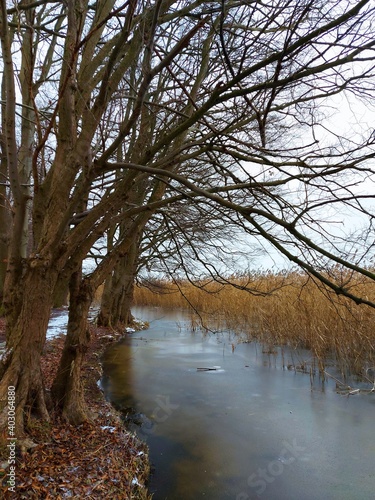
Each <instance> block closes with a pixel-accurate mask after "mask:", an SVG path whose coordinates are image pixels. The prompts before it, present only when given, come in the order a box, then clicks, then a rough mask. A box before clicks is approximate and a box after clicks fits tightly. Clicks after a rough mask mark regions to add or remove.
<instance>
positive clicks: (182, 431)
mask: <svg viewBox="0 0 375 500" xmlns="http://www.w3.org/2000/svg"><path fill="white" fill-rule="evenodd" d="M136 314H137V316H138V317H141V318H142V319H144V320H149V321H150V320H151V324H150V329H149V330H147V331H145V332H141V333H136V334H133V337H130V336H129V338H127V339H125V340H124V341H122V342H121V343H119V344H116V345H114V346H112V347H111V348H110V349H108V351H107V352H106V354H105V357H104V373H105V376H104V378H103V381H102V384H103V387H104V389H105V391H106V394H107V396H108V397H109V398H110V399H111V400H112V401H113V402H114V403H115V404H116V406H117V407H120V408H123V409H125V408H129V407H131V408H132V412H131V414H130V415H129V419H130V421H131V422H132V425H133V428H134V429H137V431H138V433H139V434H140V436H141V437H142V438H144V439H145V440H146V441H147V442H148V444H149V447H150V455H151V460H152V463H153V464H154V467H155V472H154V474H153V476H152V480H151V490H152V491H153V492H154V500H164V499H172V500H195V499H199V498H205V499H209V500H224V499H233V500H247V499H253V498H254V499H255V498H264V499H267V500H274V499H275V500H276V499H277V500H279V499H288V500H291V499H298V500H301V499H303V500H309V499H311V500H316V499H323V498H324V499H340V500H341V499H353V498H358V499H363V500H366V499H373V498H374V493H373V492H374V491H375V476H374V471H373V461H374V451H375V440H374V435H373V428H372V427H373V425H372V422H373V412H374V397H373V396H372V395H362V394H358V395H356V396H350V397H349V398H348V397H344V396H339V395H337V394H336V392H335V383H334V381H333V380H328V382H327V383H326V385H325V388H326V390H325V391H322V390H321V387H322V385H321V382H320V381H319V379H318V377H315V379H313V380H312V382H313V386H311V380H310V376H309V374H303V373H298V372H296V371H291V370H287V369H285V368H284V369H283V366H284V367H285V366H287V365H288V364H291V363H293V364H294V366H295V365H296V353H295V352H292V353H288V352H284V353H283V355H284V358H283V357H282V356H280V355H279V356H277V357H276V356H274V355H272V354H271V355H270V354H267V353H264V352H262V348H261V347H260V346H259V345H256V344H254V343H253V344H240V345H238V346H237V347H236V348H235V349H234V351H233V349H232V341H233V339H231V338H230V337H228V336H227V335H225V334H220V335H206V336H204V335H201V334H200V333H198V332H196V333H195V334H191V332H190V331H189V330H187V329H186V328H184V327H183V324H184V321H185V320H186V318H184V317H181V316H177V315H176V314H171V313H170V314H167V313H165V312H162V311H159V310H151V309H147V310H139V311H137V312H136ZM302 355H303V356H305V357H306V359H307V357H308V353H302ZM297 358H298V359H299V357H298V356H297ZM214 366H220V369H219V370H212V371H198V370H197V368H198V367H214Z"/></svg>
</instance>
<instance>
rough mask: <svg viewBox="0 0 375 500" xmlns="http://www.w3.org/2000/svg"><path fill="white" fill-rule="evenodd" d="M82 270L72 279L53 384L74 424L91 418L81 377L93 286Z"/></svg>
mask: <svg viewBox="0 0 375 500" xmlns="http://www.w3.org/2000/svg"><path fill="white" fill-rule="evenodd" d="M81 278H82V271H81V270H79V271H77V272H75V273H74V274H73V275H72V277H71V280H70V286H69V291H70V306H69V321H68V331H67V336H66V340H65V344H64V349H63V353H62V356H61V360H60V365H59V368H58V372H57V375H56V378H55V380H54V382H53V385H52V399H53V401H54V403H55V405H56V406H58V407H59V408H60V409H61V410H62V414H63V417H64V418H65V419H66V420H67V421H68V422H70V423H71V424H73V425H78V424H80V423H82V422H84V421H86V420H88V419H89V415H88V409H87V407H86V403H85V398H84V390H83V385H82V380H81V367H82V363H83V359H84V356H85V353H86V351H87V348H88V344H89V342H90V332H89V329H88V326H87V315H88V312H89V308H90V304H91V302H92V296H93V293H92V289H91V287H90V284H89V282H88V281H87V280H82V279H81Z"/></svg>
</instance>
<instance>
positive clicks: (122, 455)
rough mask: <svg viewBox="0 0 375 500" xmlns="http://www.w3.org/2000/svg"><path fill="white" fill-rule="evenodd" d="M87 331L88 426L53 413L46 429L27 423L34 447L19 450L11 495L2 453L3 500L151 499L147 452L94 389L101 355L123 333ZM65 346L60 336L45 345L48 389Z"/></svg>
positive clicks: (0, 334)
mask: <svg viewBox="0 0 375 500" xmlns="http://www.w3.org/2000/svg"><path fill="white" fill-rule="evenodd" d="M90 332H91V343H90V347H89V351H88V353H87V355H86V361H85V364H84V367H83V381H84V386H85V397H86V402H87V405H88V408H89V410H90V412H91V415H92V421H91V422H87V423H84V424H82V425H80V426H78V427H74V426H71V425H69V424H67V423H66V422H65V421H63V420H62V419H61V417H60V416H59V415H58V414H57V413H54V412H51V422H50V423H48V424H46V423H41V422H40V421H38V420H35V419H31V418H30V419H29V423H28V424H29V428H28V432H29V438H30V439H31V440H32V441H33V442H34V443H35V444H36V446H35V447H34V448H33V449H32V450H31V451H28V452H23V451H22V450H18V451H17V462H16V467H15V479H16V487H15V493H12V492H11V491H9V489H8V480H9V477H8V474H9V472H8V471H9V469H8V463H7V462H6V460H7V458H8V457H7V452H8V450H7V448H6V447H4V446H3V447H2V450H0V462H1V463H0V497H1V498H9V499H23V498H25V499H26V498H27V499H29V498H32V499H38V500H39V499H52V498H58V499H64V498H87V499H116V500H122V499H124V500H126V499H134V500H135V499H140V500H145V499H147V498H151V497H150V496H149V494H148V492H147V488H146V486H145V485H146V484H147V480H148V477H149V472H150V467H149V462H148V450H147V447H146V446H145V445H144V444H143V443H141V442H140V441H139V440H138V439H137V438H136V437H135V436H134V435H133V434H131V433H129V432H127V431H126V429H125V428H124V426H123V423H122V421H121V419H120V416H119V414H118V413H117V412H116V411H115V410H114V409H113V407H112V406H111V405H110V404H109V403H108V402H107V401H106V400H105V398H104V395H103V393H102V391H101V390H100V389H99V387H98V384H97V381H98V380H99V379H100V377H101V365H100V355H101V353H102V352H103V350H104V348H105V347H106V346H107V345H108V344H110V343H111V342H113V341H115V340H117V339H119V338H120V337H121V336H122V334H121V333H119V332H116V331H113V330H108V329H105V328H98V327H96V326H93V325H91V326H90ZM3 340H4V323H3V321H0V342H2V341H3ZM63 344H64V336H59V337H55V338H53V339H51V340H47V342H46V346H45V352H44V356H43V359H42V369H43V374H44V380H45V386H46V388H47V389H48V388H49V387H51V384H52V381H53V379H54V376H55V373H56V370H57V367H58V363H59V359H60V354H61V351H62V348H63ZM8 454H9V453H8Z"/></svg>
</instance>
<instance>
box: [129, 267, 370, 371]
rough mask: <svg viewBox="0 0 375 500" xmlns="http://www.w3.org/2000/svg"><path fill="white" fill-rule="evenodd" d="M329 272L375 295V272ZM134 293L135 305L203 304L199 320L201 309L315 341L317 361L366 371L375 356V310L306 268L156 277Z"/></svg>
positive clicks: (223, 320) (253, 332) (270, 337)
mask: <svg viewBox="0 0 375 500" xmlns="http://www.w3.org/2000/svg"><path fill="white" fill-rule="evenodd" d="M329 274H330V277H331V279H335V280H336V283H341V284H343V283H345V287H346V288H347V289H349V288H350V291H351V292H352V293H357V294H360V295H362V296H364V295H365V296H367V297H368V298H369V299H371V298H372V300H374V299H375V284H374V283H372V282H370V280H367V279H365V278H363V277H360V278H359V277H353V276H348V275H346V274H345V273H343V272H342V271H341V270H339V269H334V270H331V271H330V272H329ZM229 282H232V283H234V285H235V286H232V285H231V284H230V283H229ZM245 288H246V289H247V290H245ZM134 301H135V305H150V306H160V307H169V308H184V309H190V310H191V311H192V312H194V311H196V312H197V313H199V316H198V315H195V316H194V315H193V316H192V322H193V324H194V327H196V326H197V322H198V317H200V318H202V319H203V325H204V326H206V327H207V328H210V329H215V330H220V329H228V330H231V331H234V332H237V333H242V334H243V333H246V334H247V335H248V337H249V339H257V340H260V341H261V342H263V343H267V344H274V345H289V346H291V347H293V348H306V349H310V350H311V352H312V354H313V356H314V357H316V358H317V359H318V361H322V360H324V359H326V358H327V357H329V358H334V359H336V360H338V361H339V362H340V365H341V367H342V370H343V373H346V374H347V373H348V371H351V372H352V373H356V374H358V375H360V374H361V373H362V374H363V373H365V370H366V368H368V367H369V366H374V364H375V349H374V348H375V329H374V325H375V310H374V309H371V308H370V307H368V306H364V305H360V306H358V305H356V304H354V303H353V302H352V301H350V300H349V299H347V298H345V297H343V296H337V295H336V294H334V293H333V292H332V291H331V290H329V289H327V287H325V286H323V285H322V284H317V283H315V282H314V281H313V280H312V279H311V278H309V277H306V276H305V275H303V274H301V273H299V272H280V273H269V272H268V273H258V274H254V275H252V276H237V277H231V278H228V280H227V282H225V281H222V282H221V283H218V282H215V281H212V280H211V281H210V280H206V281H201V282H196V283H194V284H193V283H190V282H188V281H181V282H178V283H171V282H167V281H160V280H159V281H158V280H152V281H148V282H147V286H145V285H143V286H137V287H136V290H135V297H134Z"/></svg>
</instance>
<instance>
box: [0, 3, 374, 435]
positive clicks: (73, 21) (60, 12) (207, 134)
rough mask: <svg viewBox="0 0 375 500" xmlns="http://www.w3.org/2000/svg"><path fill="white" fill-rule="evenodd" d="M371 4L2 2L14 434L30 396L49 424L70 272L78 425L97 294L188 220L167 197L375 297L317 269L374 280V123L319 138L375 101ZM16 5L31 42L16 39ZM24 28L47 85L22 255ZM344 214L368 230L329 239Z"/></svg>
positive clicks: (66, 361) (63, 390)
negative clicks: (96, 254)
mask: <svg viewBox="0 0 375 500" xmlns="http://www.w3.org/2000/svg"><path fill="white" fill-rule="evenodd" d="M42 12H43V15H44V17H43V23H40V22H36V20H40V19H41V15H42ZM30 13H33V15H31V16H30V15H29V14H30ZM373 15H374V7H373V6H372V2H370V1H369V0H362V1H360V2H353V1H351V0H340V1H338V0H337V1H336V0H335V1H328V2H324V3H323V2H321V1H315V0H309V1H307V0H306V1H303V2H299V1H296V0H279V1H276V2H271V3H259V2H245V1H243V2H242V1H239V0H230V1H227V2H222V1H213V2H203V1H200V0H197V1H195V2H187V1H186V2H185V1H173V0H156V1H151V0H150V1H143V2H141V1H136V0H128V1H124V2H123V3H121V2H116V1H108V0H102V1H97V2H94V3H89V2H87V1H83V2H74V1H70V0H67V1H66V2H64V3H63V4H62V3H61V2H57V3H49V2H45V3H44V2H36V3H35V2H34V3H24V2H21V3H19V4H18V5H17V7H16V8H14V9H13V8H12V9H10V10H8V11H7V8H6V2H5V1H3V2H1V43H2V57H3V72H4V84H5V98H6V99H5V100H6V105H5V110H4V115H3V117H2V124H3V127H4V130H3V136H4V144H5V150H6V159H7V168H8V177H9V184H10V188H11V192H12V204H13V206H12V210H13V226H12V239H11V244H10V252H9V258H8V272H7V280H6V284H5V300H4V306H5V308H6V310H7V349H8V350H7V353H6V356H5V357H4V359H3V362H2V370H1V373H2V381H1V385H0V394H1V401H2V408H5V405H6V400H5V397H6V392H7V387H8V385H14V386H15V387H16V394H17V412H16V413H17V432H18V435H21V434H22V432H23V430H24V429H23V412H24V409H25V406H26V405H29V406H30V407H31V408H33V409H34V410H35V411H37V412H38V413H39V414H40V415H41V416H42V417H43V418H44V419H48V411H47V408H46V405H45V399H44V388H43V381H42V376H41V370H40V357H41V353H42V349H43V345H44V341H45V334H46V328H47V323H48V317H49V313H50V307H51V304H52V297H53V290H54V289H55V288H56V283H57V282H58V280H59V279H60V278H61V277H62V276H65V277H66V279H68V278H69V279H70V278H71V279H70V290H71V294H72V297H74V301H71V311H70V320H69V324H70V327H69V328H70V330H69V332H70V333H69V334H68V336H67V342H66V346H65V349H64V353H63V356H62V359H61V364H60V369H59V374H58V377H57V379H56V381H55V384H54V391H53V392H54V395H55V400H56V401H58V402H59V403H61V406H62V408H63V412H64V415H65V416H66V417H67V418H68V419H71V420H72V421H74V422H79V421H82V419H84V418H86V416H85V408H84V402H83V401H82V395H81V392H82V391H80V379H79V371H80V362H81V360H82V356H83V354H84V349H85V345H86V344H87V342H88V339H87V336H86V313H87V310H88V307H89V305H90V301H91V297H92V293H93V290H95V288H96V287H97V286H98V285H99V284H101V283H102V282H103V281H104V280H105V278H106V276H108V274H109V273H112V271H113V269H114V267H115V266H116V264H117V263H118V262H119V261H120V260H121V258H123V257H124V256H129V253H130V252H132V251H133V250H132V246H133V245H137V244H138V241H139V239H140V237H141V234H142V233H143V231H144V229H145V228H146V227H147V224H148V222H149V221H150V220H151V218H152V217H153V216H154V214H162V216H163V217H164V219H165V221H166V224H169V227H170V228H172V226H173V225H174V224H176V223H177V222H178V216H174V217H171V216H170V212H168V210H169V207H170V209H171V210H173V207H176V210H179V209H180V207H181V203H182V202H183V203H190V204H192V205H195V206H196V205H199V206H200V207H202V208H200V210H207V211H208V212H209V213H210V214H212V216H213V217H218V218H219V219H223V218H224V220H225V218H227V220H231V221H233V222H236V224H237V226H238V227H239V228H240V229H241V230H242V231H244V232H245V233H246V234H249V235H250V236H252V237H253V238H258V239H259V240H265V241H267V242H269V244H270V245H272V246H273V247H275V248H276V249H277V250H278V251H279V252H281V253H282V254H284V255H285V256H286V257H287V258H288V259H290V260H291V261H292V262H295V263H296V264H298V265H299V266H301V267H302V268H303V269H304V270H305V271H306V272H308V273H310V274H311V275H312V276H314V277H315V278H316V279H319V280H321V281H323V282H324V283H326V284H327V285H328V286H329V287H331V288H332V289H333V290H334V291H335V292H336V293H339V294H344V295H347V296H348V297H351V298H352V299H353V300H355V301H356V302H357V303H364V304H368V305H371V306H374V305H375V304H374V302H373V301H372V300H371V298H367V297H361V296H356V295H355V294H353V293H352V292H351V291H350V290H348V289H346V288H345V284H344V283H340V282H339V281H337V280H336V279H335V278H334V277H329V276H327V274H325V273H324V272H322V270H323V269H324V268H325V267H326V266H327V265H328V264H329V263H336V264H339V265H341V266H344V267H345V268H347V269H349V270H351V271H352V272H354V273H360V274H362V275H365V276H367V277H368V278H369V279H371V280H373V278H374V275H373V273H372V272H371V271H370V270H369V269H368V267H366V266H365V265H362V263H361V259H367V261H369V259H370V257H372V252H373V246H372V245H373V242H372V240H371V235H372V218H373V211H372V208H371V206H370V204H369V200H370V195H368V194H366V192H364V191H363V192H361V193H360V188H361V186H366V185H367V184H368V183H369V182H372V178H373V170H372V168H371V162H370V160H371V159H372V158H373V157H374V144H373V141H374V137H373V133H372V131H367V135H364V136H362V137H360V136H359V135H356V136H353V137H344V136H342V135H340V133H338V132H337V133H335V131H331V132H329V131H325V135H324V138H323V139H324V140H320V142H318V138H317V137H318V136H322V133H321V130H323V127H324V126H326V125H325V124H326V123H327V122H326V121H324V119H323V115H322V113H323V111H324V109H325V106H329V99H330V98H332V97H333V96H336V95H337V94H340V93H341V94H343V95H352V96H354V97H355V98H358V99H359V98H366V99H369V98H371V97H372V93H373V89H372V86H371V85H372V84H371V81H372V78H373V76H374V75H373V73H374V71H373V70H374V68H373V61H374V47H375V41H374V40H373V36H372V33H371V19H372V16H373ZM13 16H15V20H16V21H18V22H16V23H15V24H16V26H17V27H18V28H17V29H19V30H20V32H21V33H22V35H23V36H22V37H19V38H17V39H15V40H13V41H12V40H11V37H10V29H11V24H12V23H14V22H15V20H14V19H13ZM26 17H27V19H28V21H27V22H26V21H25V18H26ZM28 23H29V24H28ZM30 23H31V24H32V34H33V36H34V37H36V38H34V39H33V40H32V41H33V42H34V43H31V46H32V50H33V51H34V53H33V61H36V62H37V63H35V64H34V66H33V69H32V70H31V72H30V73H29V74H28V75H29V76H28V78H29V79H30V80H32V81H33V82H34V83H35V84H34V86H33V85H31V86H30V85H29V87H28V88H29V90H30V89H33V88H36V87H37V88H38V98H36V99H35V98H32V99H31V102H32V113H33V117H34V118H33V119H34V120H35V123H36V134H35V135H34V142H33V146H32V150H33V151H32V153H33V156H32V165H31V173H32V198H33V199H32V203H33V210H32V229H33V248H32V252H31V253H30V255H28V256H27V257H26V258H25V257H23V256H22V254H21V252H20V248H21V239H22V231H23V228H24V227H25V226H24V224H25V217H26V216H27V202H28V198H29V193H28V192H25V190H24V189H23V181H22V180H21V177H20V172H19V169H18V166H19V163H18V162H19V158H20V156H19V155H20V150H19V149H18V138H19V135H18V136H17V132H16V131H17V130H18V128H17V127H18V123H17V120H16V116H17V115H16V109H15V105H16V91H15V81H16V73H17V70H16V64H15V62H16V59H15V56H13V52H12V47H13V49H14V48H18V47H19V46H20V44H21V45H22V46H24V44H26V39H27V37H26V31H27V30H28V29H30ZM36 41H37V42H38V43H36ZM50 48H52V49H51V50H49V49H50ZM42 60H43V61H45V63H43V64H39V62H40V61H42ZM31 97H33V96H31ZM24 119H25V120H26V117H24ZM25 141H26V139H25ZM27 144H28V143H27V142H25V144H23V146H27ZM28 147H29V146H28ZM83 204H84V205H83ZM179 204H180V205H179ZM335 208H337V210H336V211H337V212H339V211H340V210H342V209H348V210H352V211H356V212H357V213H360V214H361V216H363V217H365V218H367V221H368V226H367V234H365V236H366V237H365V236H364V237H363V239H362V240H359V239H358V238H356V240H354V239H353V238H352V240H350V241H349V240H347V239H345V238H343V239H342V241H339V242H337V241H334V240H333V238H332V235H331V234H330V230H329V227H330V226H329V224H327V222H329V220H328V218H327V215H330V212H329V211H330V210H335ZM116 224H118V225H120V226H121V232H119V233H118V238H117V240H116V241H115V243H114V244H113V247H112V249H111V251H110V252H108V254H107V256H106V257H105V258H104V259H103V260H102V262H101V263H100V264H99V265H98V267H97V268H96V269H95V270H94V271H93V272H92V273H91V274H89V275H88V276H84V277H82V278H81V276H80V271H79V270H80V266H81V264H82V261H83V259H84V258H85V257H86V256H87V255H88V253H89V252H90V249H91V248H92V247H93V245H94V244H95V243H96V242H97V241H98V240H99V239H100V238H101V237H102V236H103V234H104V233H105V232H106V231H108V230H109V229H110V228H111V227H113V226H114V225H116ZM187 234H188V231H187ZM348 244H350V245H351V247H349V246H348ZM179 246H180V245H179V244H177V242H176V248H177V247H179ZM74 304H75V305H74ZM36 311H37V313H36ZM77 408H78V409H77Z"/></svg>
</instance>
